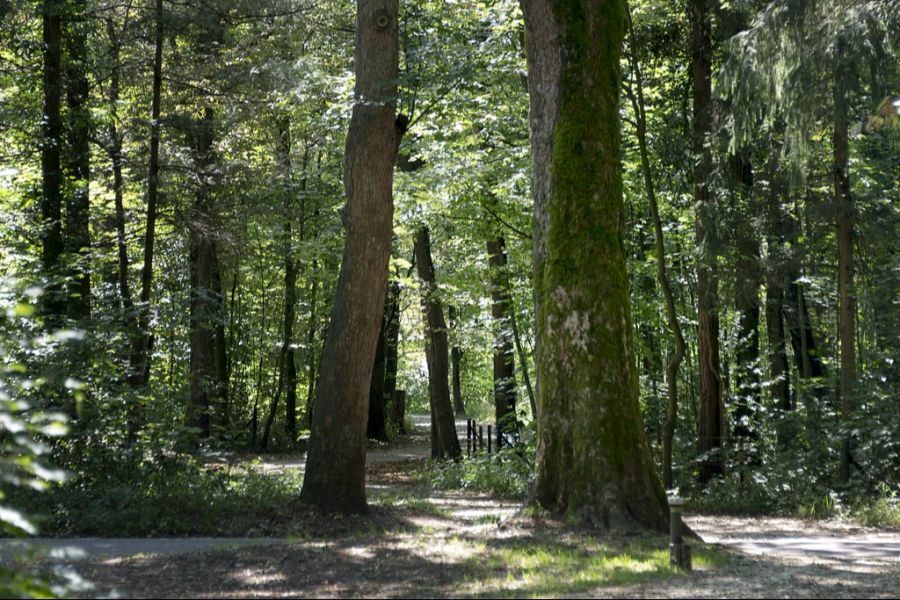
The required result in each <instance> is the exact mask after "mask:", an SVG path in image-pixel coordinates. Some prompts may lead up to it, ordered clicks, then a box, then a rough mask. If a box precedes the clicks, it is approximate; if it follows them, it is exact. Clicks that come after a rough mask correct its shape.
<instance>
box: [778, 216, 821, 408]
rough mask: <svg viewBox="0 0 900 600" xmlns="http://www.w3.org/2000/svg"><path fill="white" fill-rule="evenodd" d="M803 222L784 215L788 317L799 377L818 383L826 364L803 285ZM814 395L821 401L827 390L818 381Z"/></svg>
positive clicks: (785, 285) (786, 312) (786, 318)
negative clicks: (817, 381) (801, 232)
mask: <svg viewBox="0 0 900 600" xmlns="http://www.w3.org/2000/svg"><path fill="white" fill-rule="evenodd" d="M799 229H800V225H799V223H798V222H797V219H796V218H795V217H794V216H793V215H785V218H784V223H783V231H784V237H785V238H786V239H787V241H788V247H789V252H788V256H787V260H786V264H785V284H784V287H785V320H786V321H787V323H788V331H789V333H790V338H791V348H792V349H793V352H794V360H795V361H796V363H797V371H798V372H799V376H800V379H803V380H812V381H813V382H815V380H817V379H821V378H822V377H824V376H825V364H824V363H823V362H822V359H821V357H820V355H821V353H820V351H819V345H818V342H817V338H816V335H815V332H814V330H813V326H812V322H811V321H810V314H809V308H808V306H807V303H806V297H805V294H804V292H803V285H802V284H801V281H800V280H801V274H802V269H801V264H800V262H801V261H800V231H799ZM813 394H814V395H815V396H816V398H817V400H821V399H822V396H823V394H824V389H823V388H822V386H821V385H818V384H816V386H815V388H814V389H813Z"/></svg>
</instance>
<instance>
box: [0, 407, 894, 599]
mask: <svg viewBox="0 0 900 600" xmlns="http://www.w3.org/2000/svg"><path fill="white" fill-rule="evenodd" d="M463 428H464V422H463ZM419 431H420V433H418V434H414V435H412V436H410V437H408V438H407V439H406V440H405V441H404V442H403V443H401V444H399V445H388V446H377V447H373V448H370V452H369V455H370V458H369V460H368V461H367V462H368V467H367V475H368V478H367V482H368V483H367V485H368V489H369V499H370V504H371V510H370V512H369V514H368V515H365V516H362V517H352V518H341V517H339V516H336V515H324V514H319V513H314V512H312V511H310V510H309V509H308V508H306V507H304V506H303V505H299V504H298V505H297V506H295V507H291V511H292V512H291V519H292V521H293V522H292V523H291V527H290V530H291V531H302V532H303V534H302V536H301V537H298V538H286V539H237V540H232V539H228V540H225V539H218V540H217V539H215V538H203V539H201V538H195V539H184V538H182V539H181V540H178V541H175V540H168V541H167V540H164V539H154V540H149V539H147V540H110V539H106V540H102V542H103V544H105V545H104V546H103V547H99V546H97V545H96V544H95V545H93V546H92V545H91V544H92V543H93V542H95V541H96V540H95V541H92V540H60V541H55V542H52V543H50V542H48V541H44V542H43V543H44V544H45V545H46V544H49V545H51V546H52V545H54V544H56V545H58V546H62V545H64V543H68V544H70V545H76V546H77V545H79V544H80V546H81V547H82V550H83V551H84V554H83V555H82V558H73V557H71V556H70V557H64V558H56V559H53V560H54V561H57V564H66V565H71V569H73V570H74V571H75V572H77V573H78V575H79V576H80V577H82V578H84V580H86V581H88V582H91V584H92V586H93V587H90V588H83V589H82V591H81V592H80V594H81V595H82V596H83V597H97V596H98V595H100V596H110V595H118V596H126V597H145V598H186V597H198V598H225V597H252V598H270V597H295V596H304V597H305V596H315V597H347V596H354V597H355V596H365V597H396V596H404V597H406V596H414V597H448V596H451V597H458V596H463V597H468V596H489V597H494V596H497V595H514V596H558V597H597V596H604V597H760V598H763V597H765V598H772V597H784V596H791V597H795V596H799V597H812V598H819V597H822V598H854V597H883V598H887V597H894V598H897V597H900V532H896V531H884V530H876V529H871V528H863V527H858V526H854V525H851V524H846V523H840V522H831V521H828V522H823V521H807V520H800V519H783V518H755V519H754V518H738V517H721V516H690V517H688V518H687V519H686V520H687V522H688V523H689V525H690V526H691V527H692V528H693V529H694V531H696V532H697V533H698V534H699V535H700V536H701V537H703V538H704V540H705V541H706V542H708V543H713V544H718V545H720V546H722V547H723V548H726V549H727V550H728V553H729V554H730V556H731V558H730V559H729V560H728V561H727V562H726V564H724V565H719V566H715V567H707V568H703V569H697V570H695V571H694V572H693V573H690V574H686V575H681V576H678V577H674V578H673V577H665V578H660V577H652V576H651V577H646V578H644V579H642V580H641V581H642V582H641V583H632V584H630V585H627V586H618V587H609V586H604V587H599V588H598V587H590V586H588V587H585V586H584V585H580V586H573V587H572V589H557V588H555V587H539V586H537V587H536V586H530V587H529V586H528V585H524V586H523V585H522V584H521V583H520V582H517V581H516V580H515V578H514V577H512V575H511V573H512V571H510V569H509V568H507V567H505V566H497V565H496V564H494V563H490V560H489V559H490V556H491V553H492V552H494V551H496V550H502V549H503V548H507V547H512V546H518V547H521V545H523V544H527V545H532V544H533V545H534V546H535V547H537V546H541V545H552V544H559V543H560V540H565V539H567V537H570V536H584V535H589V536H596V537H597V539H601V540H602V543H603V544H604V545H605V546H607V547H611V548H614V549H615V548H625V547H628V544H629V537H628V536H629V535H634V534H633V533H632V534H628V533H620V534H615V535H614V534H611V533H609V532H602V531H598V532H588V533H587V534H585V532H584V531H583V530H573V529H572V527H571V526H568V525H566V524H563V523H558V522H554V521H550V520H535V519H532V518H529V517H525V516H523V515H522V513H521V512H520V509H521V506H520V504H519V503H517V502H515V501H504V500H498V499H495V498H490V497H487V496H482V495H476V494H470V493H435V492H433V491H431V490H430V489H428V488H426V487H425V486H424V485H423V484H422V483H421V481H420V480H419V478H418V477H417V472H418V471H419V470H420V469H421V468H422V467H423V465H424V461H425V460H426V459H427V458H426V457H427V454H428V438H427V436H426V435H424V434H423V433H421V431H423V428H422V427H419ZM463 433H464V429H463ZM263 464H264V467H265V468H266V469H270V470H276V469H292V468H302V466H303V460H302V457H301V456H291V455H284V456H279V457H276V458H274V459H267V460H266V462H264V463H263ZM298 521H299V522H300V523H302V527H297V522H298ZM662 541H663V542H664V541H665V540H662ZM2 553H3V548H2V547H0V556H2ZM4 562H5V561H4ZM489 563H490V565H493V566H489Z"/></svg>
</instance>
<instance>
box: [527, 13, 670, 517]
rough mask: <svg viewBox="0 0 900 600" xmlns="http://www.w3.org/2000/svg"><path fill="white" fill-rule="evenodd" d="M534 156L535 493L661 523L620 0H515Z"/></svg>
mask: <svg viewBox="0 0 900 600" xmlns="http://www.w3.org/2000/svg"><path fill="white" fill-rule="evenodd" d="M522 7H523V12H524V15H525V25H526V31H527V36H528V85H529V92H530V96H531V139H532V164H533V168H534V175H533V177H534V185H533V193H534V274H535V304H536V307H535V310H536V313H537V348H536V353H537V355H536V360H535V362H536V369H537V380H538V385H537V396H538V405H539V410H540V415H539V424H538V431H539V441H538V451H537V465H536V469H537V475H536V481H535V490H534V497H535V500H536V501H537V502H538V503H539V504H541V505H542V506H544V507H545V508H547V509H550V510H553V511H557V512H562V511H566V512H569V513H572V514H576V515H580V516H583V517H587V518H591V519H596V520H598V521H600V522H602V523H605V524H607V525H609V526H616V525H619V524H621V523H622V522H623V521H627V520H634V521H636V522H638V523H640V524H641V525H643V526H646V527H649V528H654V529H659V530H662V529H665V528H666V527H667V525H668V518H667V506H666V501H665V494H664V492H663V489H662V486H661V485H660V483H659V480H658V478H657V476H656V472H655V469H654V466H653V462H652V460H651V458H650V450H649V447H648V445H647V440H646V438H645V436H644V432H643V425H642V423H641V416H640V410H639V408H638V383H637V372H636V371H635V364H634V355H633V344H634V342H633V333H632V323H631V306H630V299H629V290H628V278H627V274H626V267H625V256H624V251H623V235H624V232H623V225H622V219H623V209H624V207H623V199H622V180H621V177H622V173H621V166H620V163H619V150H620V141H621V140H620V137H621V135H620V130H619V112H618V111H619V85H620V82H621V73H620V67H619V60H620V57H621V49H622V40H623V37H624V31H625V3H624V2H622V1H620V0H605V1H603V2H588V1H585V2H580V1H577V0H571V1H567V2H550V1H548V0H523V2H522Z"/></svg>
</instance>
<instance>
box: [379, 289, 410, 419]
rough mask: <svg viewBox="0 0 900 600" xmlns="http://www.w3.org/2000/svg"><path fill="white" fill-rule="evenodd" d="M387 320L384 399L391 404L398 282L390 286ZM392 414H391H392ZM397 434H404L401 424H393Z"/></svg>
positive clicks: (397, 328) (397, 332)
mask: <svg viewBox="0 0 900 600" xmlns="http://www.w3.org/2000/svg"><path fill="white" fill-rule="evenodd" d="M389 294H390V295H389V300H388V302H389V305H390V308H389V311H388V314H389V318H388V322H387V333H386V334H385V346H384V397H385V399H386V401H388V402H390V403H392V404H393V402H394V399H395V398H396V392H397V367H398V364H399V361H398V357H397V353H398V347H399V346H398V345H399V342H400V282H399V281H393V282H391V284H390V293H389ZM392 414H393V413H392ZM394 425H395V426H396V427H397V432H398V433H405V431H404V427H403V423H402V422H401V423H396V422H395V423H394Z"/></svg>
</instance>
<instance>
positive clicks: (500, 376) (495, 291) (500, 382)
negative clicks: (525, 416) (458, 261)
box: [487, 235, 517, 433]
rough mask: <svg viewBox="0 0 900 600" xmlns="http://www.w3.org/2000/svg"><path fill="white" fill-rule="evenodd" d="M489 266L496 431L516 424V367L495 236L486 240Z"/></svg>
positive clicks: (502, 256) (499, 240)
mask: <svg viewBox="0 0 900 600" xmlns="http://www.w3.org/2000/svg"><path fill="white" fill-rule="evenodd" d="M487 251H488V261H489V262H490V267H491V299H492V302H493V304H492V306H491V317H492V325H493V329H494V341H493V354H494V360H493V366H494V414H495V416H496V419H497V430H498V431H499V432H510V433H512V432H514V431H515V430H516V429H517V426H516V396H517V390H516V371H515V358H514V357H515V354H514V353H513V332H512V326H511V323H510V321H511V319H510V317H511V315H512V306H511V301H510V293H509V276H508V274H507V273H506V271H505V269H506V264H507V260H506V242H505V241H504V239H503V236H502V235H501V236H497V237H496V238H494V239H492V240H488V243H487Z"/></svg>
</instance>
